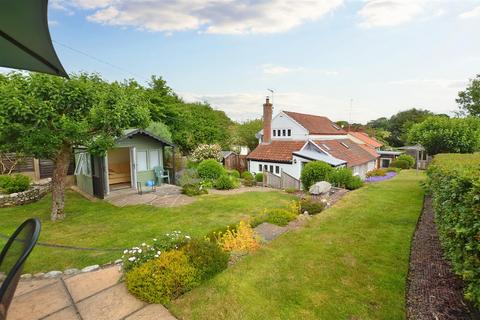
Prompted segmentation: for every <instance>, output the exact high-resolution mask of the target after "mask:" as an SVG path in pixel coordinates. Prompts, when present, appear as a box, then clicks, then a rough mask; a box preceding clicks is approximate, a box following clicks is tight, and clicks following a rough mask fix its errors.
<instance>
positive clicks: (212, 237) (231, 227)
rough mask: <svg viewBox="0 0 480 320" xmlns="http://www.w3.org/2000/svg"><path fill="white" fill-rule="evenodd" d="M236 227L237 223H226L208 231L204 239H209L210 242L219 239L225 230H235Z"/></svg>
mask: <svg viewBox="0 0 480 320" xmlns="http://www.w3.org/2000/svg"><path fill="white" fill-rule="evenodd" d="M237 227H238V225H236V224H230V225H227V226H225V227H221V228H218V229H215V230H213V231H210V232H209V233H208V234H207V235H206V236H205V239H207V240H209V241H212V242H218V240H219V239H220V237H221V236H222V234H224V233H225V232H227V230H232V231H236V230H237Z"/></svg>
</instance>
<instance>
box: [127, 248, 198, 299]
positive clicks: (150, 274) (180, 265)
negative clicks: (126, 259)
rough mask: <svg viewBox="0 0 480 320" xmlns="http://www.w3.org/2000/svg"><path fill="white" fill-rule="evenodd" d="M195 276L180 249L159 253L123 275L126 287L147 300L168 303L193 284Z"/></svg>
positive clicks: (195, 272)
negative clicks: (156, 256) (154, 257)
mask: <svg viewBox="0 0 480 320" xmlns="http://www.w3.org/2000/svg"><path fill="white" fill-rule="evenodd" d="M196 280H197V270H196V269H195V268H194V267H193V266H192V265H191V264H190V263H189V261H188V257H187V255H186V254H185V253H184V252H183V251H179V250H173V251H169V252H165V253H162V254H161V255H160V257H159V258H156V259H154V260H150V261H148V262H146V263H145V264H143V265H141V266H139V267H137V268H135V269H133V270H131V271H130V272H127V274H126V275H125V283H126V285H127V289H128V291H129V292H130V293H131V294H133V295H134V296H136V297H137V298H139V299H140V300H143V301H145V302H148V303H163V304H165V303H168V302H169V301H170V300H171V299H173V298H177V297H179V296H180V295H182V294H183V293H185V292H187V291H188V290H190V289H191V288H193V287H194V286H195V284H196Z"/></svg>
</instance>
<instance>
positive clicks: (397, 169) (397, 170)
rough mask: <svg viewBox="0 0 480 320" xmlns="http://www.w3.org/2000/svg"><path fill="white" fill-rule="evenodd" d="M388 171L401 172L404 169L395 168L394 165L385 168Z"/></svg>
mask: <svg viewBox="0 0 480 320" xmlns="http://www.w3.org/2000/svg"><path fill="white" fill-rule="evenodd" d="M384 170H385V171H386V172H396V173H399V172H400V171H401V170H402V169H400V168H394V167H388V168H385V169H384Z"/></svg>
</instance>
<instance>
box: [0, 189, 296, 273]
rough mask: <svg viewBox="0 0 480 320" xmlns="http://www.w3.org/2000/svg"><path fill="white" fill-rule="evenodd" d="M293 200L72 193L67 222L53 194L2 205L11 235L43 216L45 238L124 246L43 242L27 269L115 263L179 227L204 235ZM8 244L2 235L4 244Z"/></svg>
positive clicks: (1, 220)
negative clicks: (53, 207)
mask: <svg viewBox="0 0 480 320" xmlns="http://www.w3.org/2000/svg"><path fill="white" fill-rule="evenodd" d="M292 199H293V197H292V196H290V195H287V194H284V193H281V192H246V193H242V194H237V195H205V196H201V197H199V199H198V200H197V201H195V202H194V203H192V204H189V205H185V206H180V207H175V208H157V207H154V206H147V205H139V206H128V207H123V208H118V207H115V206H113V205H111V204H109V203H107V202H105V201H96V202H91V201H89V200H86V199H85V198H83V197H82V196H80V195H79V194H77V193H74V192H72V191H68V192H67V194H66V219H65V220H64V221H59V222H51V221H50V204H51V197H50V196H47V197H45V198H44V199H42V200H40V201H39V202H36V203H33V204H29V205H25V206H19V207H14V208H3V209H0V233H2V234H7V235H10V234H12V233H13V231H14V230H15V229H16V228H17V227H18V225H20V224H21V223H22V222H23V221H24V220H25V219H27V218H30V217H38V218H40V220H41V221H42V232H41V235H40V240H39V241H41V242H46V243H55V244H61V245H70V246H78V247H87V248H120V249H121V250H118V251H115V252H103V251H77V250H71V249H60V248H48V247H42V246H37V247H36V248H35V249H34V251H33V252H32V254H31V255H30V257H29V258H28V260H27V264H26V266H25V269H24V271H25V272H39V271H42V272H44V271H50V270H60V271H61V270H64V269H66V268H83V267H85V266H87V265H92V264H102V263H107V262H110V261H114V260H116V259H118V258H120V257H121V255H122V251H123V249H124V248H130V247H132V246H135V245H139V244H141V243H142V242H144V241H150V240H152V238H155V237H157V236H159V235H161V234H164V233H167V232H170V231H173V230H180V231H182V232H185V233H188V234H190V235H192V236H201V237H203V236H205V235H206V234H207V233H209V232H211V231H213V230H216V229H219V228H222V227H224V226H226V225H228V224H233V223H237V222H238V221H240V220H241V218H242V217H245V216H247V215H251V214H253V213H257V212H260V211H261V210H262V209H264V208H272V207H283V206H287V205H288V202H289V201H290V200H292ZM5 242H6V240H5V239H3V238H0V246H3V245H4V244H5Z"/></svg>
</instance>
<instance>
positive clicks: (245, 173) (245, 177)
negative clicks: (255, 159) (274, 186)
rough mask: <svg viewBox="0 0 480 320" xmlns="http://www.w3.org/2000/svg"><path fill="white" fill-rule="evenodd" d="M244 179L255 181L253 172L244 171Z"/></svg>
mask: <svg viewBox="0 0 480 320" xmlns="http://www.w3.org/2000/svg"><path fill="white" fill-rule="evenodd" d="M242 178H243V179H252V180H253V179H254V177H253V174H252V173H251V172H248V171H244V172H243V173H242Z"/></svg>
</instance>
